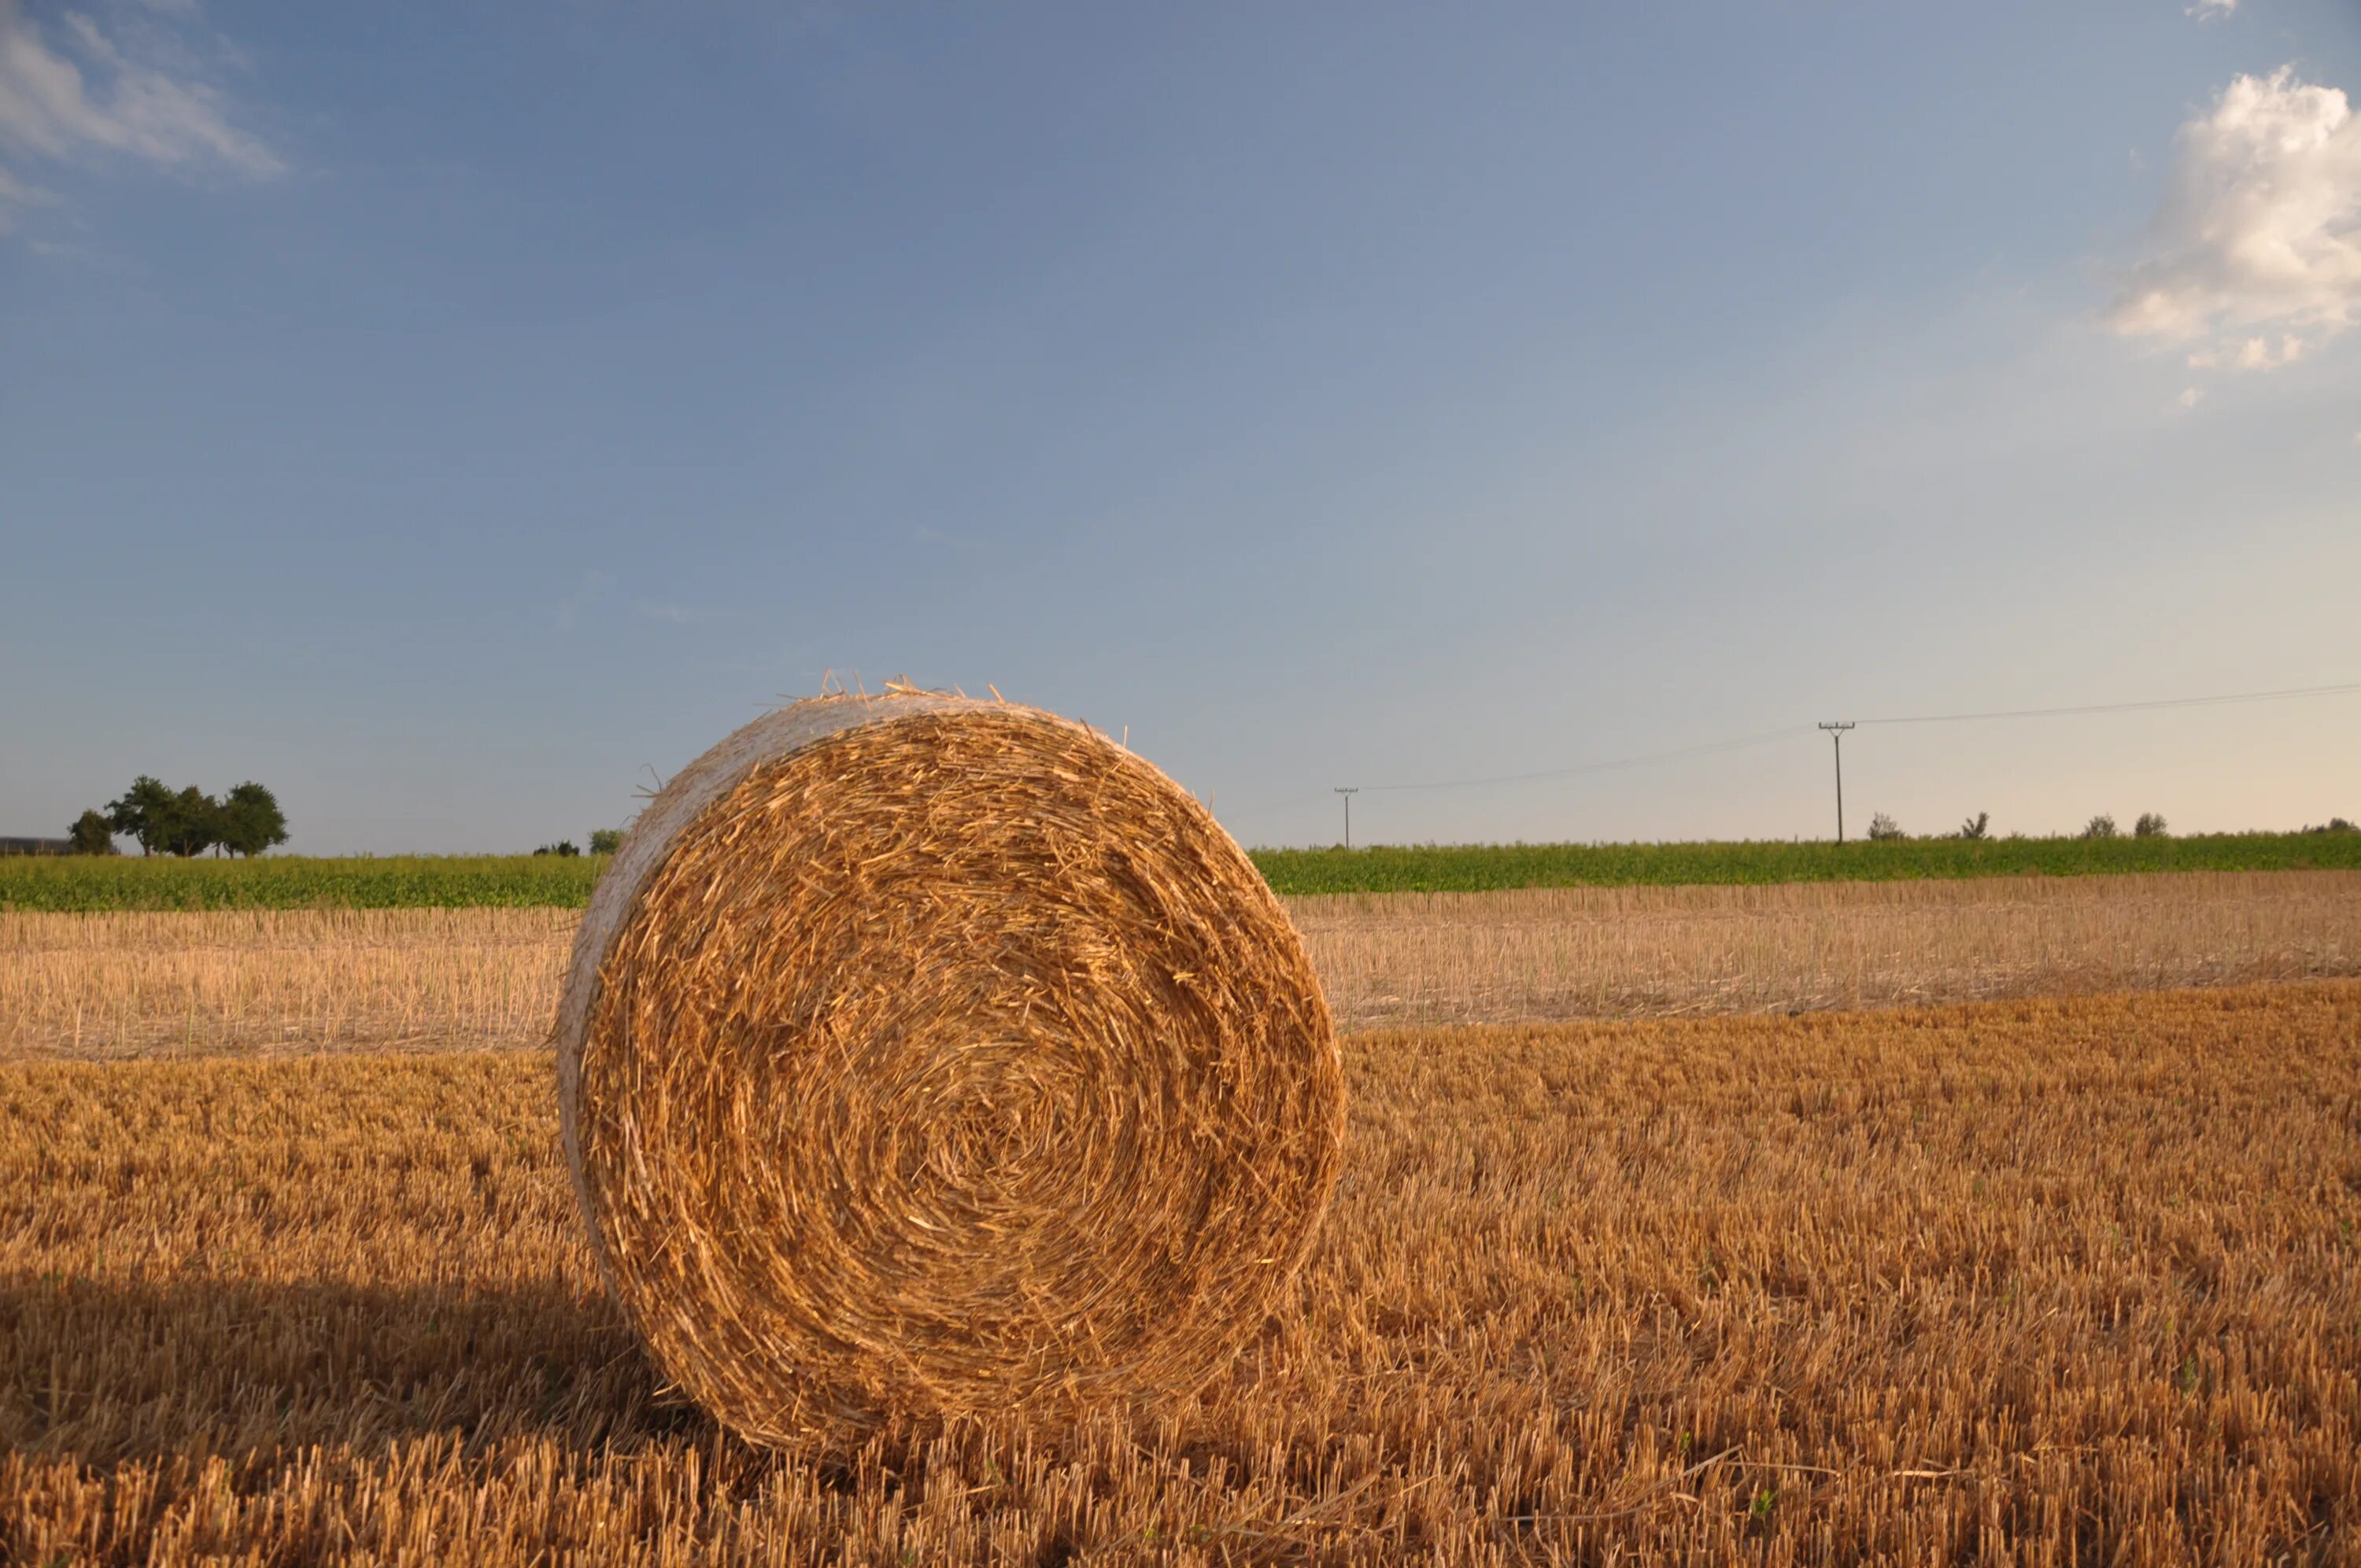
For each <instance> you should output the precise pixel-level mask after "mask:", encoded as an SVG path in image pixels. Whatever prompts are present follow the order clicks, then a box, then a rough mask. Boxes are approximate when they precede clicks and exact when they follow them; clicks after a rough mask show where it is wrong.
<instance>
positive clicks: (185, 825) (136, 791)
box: [68, 773, 287, 860]
mask: <svg viewBox="0 0 2361 1568" xmlns="http://www.w3.org/2000/svg"><path fill="white" fill-rule="evenodd" d="M118 833H120V834H123V835H125V836H126V837H128V838H130V839H134V840H136V841H137V844H138V845H139V852H140V853H141V854H143V855H159V854H160V855H178V856H180V857H181V858H182V859H183V860H185V859H188V858H189V857H191V856H192V855H202V854H203V853H204V852H205V851H206V850H213V851H214V852H215V853H216V854H219V853H222V852H223V851H227V852H228V853H230V854H233V855H258V854H260V853H262V851H263V850H268V849H269V848H270V847H271V846H272V845H274V844H284V843H285V842H287V814H286V813H285V812H284V811H282V810H280V806H279V797H278V796H277V795H272V794H271V793H270V791H269V789H268V788H266V787H265V786H264V785H261V784H256V783H255V782H254V781H253V780H252V779H248V780H247V782H246V783H244V784H240V785H238V786H237V787H236V789H233V790H231V791H230V792H229V794H227V795H224V796H222V797H220V798H219V799H216V798H214V796H212V795H207V794H206V793H205V792H204V791H203V790H201V789H199V788H198V787H197V786H196V785H194V784H189V785H187V786H186V787H184V788H181V789H177V790H176V789H174V788H173V787H172V786H171V785H170V784H165V783H164V782H163V781H161V780H160V779H156V778H151V777H150V776H148V774H146V773H142V774H140V775H139V776H138V777H137V778H136V779H134V780H132V781H131V787H130V788H129V789H126V790H125V791H124V792H123V794H122V795H119V796H117V797H116V798H115V799H113V800H110V801H108V802H107V803H106V805H105V806H104V808H101V807H98V806H93V807H91V808H90V809H89V810H87V811H85V812H83V813H82V815H81V816H80V817H75V818H74V825H73V828H72V831H71V833H70V834H69V835H68V837H69V838H71V840H72V842H73V847H74V852H75V853H76V854H82V855H112V854H114V853H115V852H116V851H115V835H116V834H118Z"/></svg>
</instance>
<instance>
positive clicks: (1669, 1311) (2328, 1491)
mask: <svg viewBox="0 0 2361 1568" xmlns="http://www.w3.org/2000/svg"><path fill="white" fill-rule="evenodd" d="M1345 1059H1346V1069H1347V1072H1348V1075H1349V1078H1350V1081H1351V1089H1352V1098H1351V1105H1352V1119H1351V1126H1350V1135H1349V1140H1348V1145H1347V1156H1346V1162H1345V1170H1344V1175H1343V1179H1342V1182H1341V1185H1340V1187H1339V1190H1338V1192H1337V1196H1336V1201H1335V1203H1334V1208H1333V1210H1332V1212H1331V1216H1330V1220H1329V1222H1328V1223H1327V1225H1326V1226H1325V1227H1324V1229H1323V1232H1322V1234H1321V1238H1320V1241H1319V1243H1318V1245H1316V1246H1315V1248H1314V1250H1313V1252H1312V1256H1311V1258H1310V1259H1309V1261H1308V1263H1307V1265H1306V1266H1305V1268H1304V1270H1303V1272H1302V1273H1301V1275H1300V1276H1299V1277H1298V1278H1297V1280H1296V1282H1295V1284H1294V1286H1293V1288H1292V1289H1291V1291H1290V1295H1289V1297H1288V1298H1287V1299H1286V1300H1285V1301H1284V1303H1283V1304H1282V1307H1281V1310H1279V1312H1278V1313H1277V1314H1276V1316H1275V1317H1274V1318H1273V1320H1272V1321H1270V1323H1269V1324H1268V1326H1267V1327H1266V1328H1265V1329H1264V1330H1263V1332H1261V1334H1260V1335H1259V1337H1258V1338H1257V1340H1256V1341H1255V1343H1253V1345H1252V1346H1251V1347H1250V1349H1249V1352H1248V1354H1246V1356H1245V1357H1244V1358H1243V1359H1242V1360H1241V1361H1240V1362H1239V1363H1238V1364H1237V1365H1235V1367H1234V1368H1233V1369H1232V1370H1231V1371H1230V1372H1229V1373H1227V1374H1225V1375H1224V1376H1223V1377H1222V1378H1220V1379H1219V1380H1217V1381H1216V1382H1215V1383H1213V1385H1211V1386H1209V1387H1206V1388H1205V1389H1203V1390H1202V1392H1201V1393H1199V1394H1198V1395H1197V1396H1196V1397H1194V1398H1191V1399H1189V1400H1185V1401H1183V1402H1181V1403H1180V1404H1179V1405H1178V1406H1175V1407H1173V1408H1171V1409H1168V1410H1167V1411H1165V1412H1164V1413H1162V1414H1161V1415H1158V1416H1154V1417H1147V1418H1140V1419H1137V1420H1118V1419H1114V1418H1106V1419H1100V1420H1085V1421H1083V1422H1082V1423H1081V1424H1080V1425H1070V1426H1061V1425H1058V1424H1056V1423H1050V1424H1048V1425H1038V1424H1033V1423H1030V1422H1028V1420H1027V1419H1026V1417H1025V1416H1024V1414H1023V1413H1022V1412H1013V1411H1012V1412H1005V1413H1000V1414H990V1415H985V1416H981V1417H977V1418H974V1419H971V1420H957V1421H953V1422H951V1423H949V1424H948V1425H946V1426H942V1427H939V1428H934V1427H928V1428H923V1429H920V1428H908V1427H900V1428H892V1429H889V1430H886V1431H880V1432H878V1433H875V1434H873V1436H871V1437H869V1438H867V1439H865V1440H863V1441H862V1442H860V1443H858V1444H856V1445H854V1446H852V1447H851V1448H849V1449H826V1448H821V1447H818V1446H815V1447H813V1448H810V1449H798V1448H796V1447H792V1446H791V1447H789V1448H787V1449H785V1450H784V1451H763V1450H760V1449H756V1448H754V1447H752V1446H749V1445H746V1444H742V1443H741V1442H738V1441H736V1440H734V1439H732V1438H730V1437H729V1436H728V1435H726V1434H724V1433H722V1432H721V1431H719V1430H718V1429H716V1428H715V1427H714V1426H713V1425H712V1424H711V1423H710V1422H708V1420H706V1419H705V1418H704V1417H702V1416H701V1415H700V1414H699V1413H697V1410H696V1409H694V1408H692V1407H689V1406H687V1405H686V1404H685V1403H684V1402H683V1401H681V1400H680V1399H679V1398H677V1397H676V1396H673V1395H669V1394H667V1393H665V1392H664V1389H663V1388H662V1387H661V1383H660V1380H659V1378H658V1376H656V1375H655V1374H654V1373H653V1370H652V1369H651V1367H650V1366H649V1365H648V1363H647V1362H646V1361H645V1360H644V1359H643V1358H642V1354H641V1352H640V1351H639V1350H638V1348H637V1346H636V1344H635V1343H634V1341H633V1339H632V1337H631V1334H630V1332H628V1330H627V1329H626V1327H625V1325H624V1323H623V1321H622V1320H621V1318H620V1314H619V1313H618V1312H617V1310H615V1309H614V1308H613V1307H612V1306H610V1305H609V1303H608V1301H607V1300H606V1299H605V1297H604V1296H603V1294H602V1292H601V1291H600V1290H599V1288H598V1284H597V1280H596V1273H595V1269H594V1267H593V1266H592V1264H591V1261H590V1258H589V1255H588V1248H587V1246H586V1245H585V1243H584V1241H583V1239H582V1234H581V1228H580V1223H579V1219H578V1217H577V1214H576V1212H575V1206H574V1201H573V1195H572V1192H571V1190H570V1187H569V1181H568V1178H567V1174H566V1169H565V1167H564V1163H563V1160H562V1158H561V1157H560V1155H559V1152H558V1146H557V1136H556V1128H555V1112H554V1108H553V1106H552V1104H551V1100H550V1092H549V1061H548V1058H546V1056H544V1055H543V1054H540V1053H528V1052H485V1053H444V1054H409V1055H384V1054H354V1055H346V1056H340V1057H319V1058H300V1059H262V1060H255V1059H200V1060H189V1061H141V1062H123V1063H105V1064H91V1063H69V1062H17V1063H14V1064H8V1065H5V1066H0V1561H5V1562H24V1563H53V1562H58V1561H60V1560H63V1561H68V1562H140V1563H157V1564H161V1565H177V1564H182V1563H196V1562H199V1561H204V1560H214V1559H225V1560H232V1561H239V1562H253V1563H312V1562H322V1561H354V1562H397V1561H411V1562H426V1561H450V1562H459V1561H466V1562H470V1563H485V1564H489V1565H494V1568H500V1565H507V1564H519V1565H522V1564H525V1563H553V1562H586V1563H588V1562H595V1563H610V1562H611V1563H686V1562H749V1563H752V1562H763V1563H820V1562H844V1563H880V1564H896V1563H1068V1562H1077V1561H1159V1562H1163V1561H1169V1562H1176V1563H1222V1562H1241V1563H1243V1562H1257V1563H1260V1562H1276V1563H1394V1562H1401V1561H1406V1560H1409V1561H1425V1562H1433V1563H1452V1564H1460V1563H1469V1564H1472V1563H1520V1562H1534V1563H1540V1562H1550V1561H1580V1562H1601V1563H1604V1562H1609V1561H1633V1560H1645V1561H1675V1562H1699V1563H1719V1562H1726V1561H1732V1560H1742V1561H1746V1562H1749V1563H1769V1564H1793V1563H1829V1562H1853V1561H1869V1560H1875V1561H1883V1562H1905V1563H1937V1562H1940V1563H1957V1562H1993V1563H2047V1562H2059V1563H2064V1562H2069V1561H2080V1562H2104V1563H2124V1564H2161V1563H2189V1562H2209V1563H2265V1562H2273V1561H2294V1562H2302V1563H2347V1562H2353V1561H2356V1555H2361V1553H2356V1541H2361V1387H2356V1369H2361V1241H2356V1225H2361V984H2356V983H2354V982H2349V981H2341V982H2325V983H2314V984H2304V985H2295V986H2286V987H2277V988H2255V989H2224V990H2217V991H2209V992H2170V993H2165V994H2148V995H2107V996H2097V997H2090V998H2083V999H2070V1000H2053V1001H2013V1002H2004V1003H1985V1004H1980V1005H1973V1006H1949V1007H1939V1008H1924V1009H1910V1010H1902V1011H1894V1012H1888V1013H1883V1014H1813V1015H1807V1016H1803V1017H1795V1018H1784V1017H1782V1018H1745V1019H1729V1018H1725V1019H1716V1020H1708V1021H1698V1022H1683V1021H1675V1022H1640V1023H1623V1024H1589V1025H1560V1026H1553V1027H1542V1026H1524V1027H1514V1028H1483V1029H1468V1030H1462V1031H1448V1032H1397V1033H1388V1034H1378V1035H1370V1036H1356V1037H1355V1038H1353V1039H1351V1040H1348V1041H1347V1042H1346V1050H1345Z"/></svg>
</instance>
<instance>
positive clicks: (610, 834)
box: [533, 828, 623, 855]
mask: <svg viewBox="0 0 2361 1568" xmlns="http://www.w3.org/2000/svg"><path fill="white" fill-rule="evenodd" d="M622 847H623V830H622V829H621V828H592V829H591V830H590V852H591V853H592V854H594V855H611V854H613V853H614V852H615V851H616V850H620V849H621V848H622ZM581 852H582V847H581V846H580V845H578V844H577V843H576V842H575V841H574V840H573V839H559V840H558V841H557V842H556V843H555V844H544V845H543V846H542V847H541V848H540V849H538V850H534V851H533V853H534V854H536V855H578V854H580V853H581Z"/></svg>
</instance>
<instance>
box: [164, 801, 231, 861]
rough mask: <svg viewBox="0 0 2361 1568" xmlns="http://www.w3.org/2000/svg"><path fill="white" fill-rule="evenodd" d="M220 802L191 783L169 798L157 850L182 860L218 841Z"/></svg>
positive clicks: (219, 836)
mask: <svg viewBox="0 0 2361 1568" xmlns="http://www.w3.org/2000/svg"><path fill="white" fill-rule="evenodd" d="M221 827H222V806H221V802H220V801H218V800H215V799H214V797H213V796H212V795H207V794H206V793H205V792H204V791H203V790H201V789H199V788H198V787H197V786H196V785H194V784H191V785H190V786H189V787H188V788H186V789H184V790H182V791H181V793H180V794H178V795H174V796H173V797H172V803H171V806H170V807H169V808H168V810H167V811H166V813H165V817H164V825H163V827H162V828H161V830H160V831H159V833H158V835H157V839H156V847H157V848H158V849H159V850H163V851H164V852H165V853H167V854H170V855H178V856H180V857H181V859H182V860H186V859H188V858H189V857H190V856H191V855H202V854H203V853H204V852H205V851H206V850H210V849H212V848H213V847H214V845H215V844H218V843H220V842H221Z"/></svg>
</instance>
